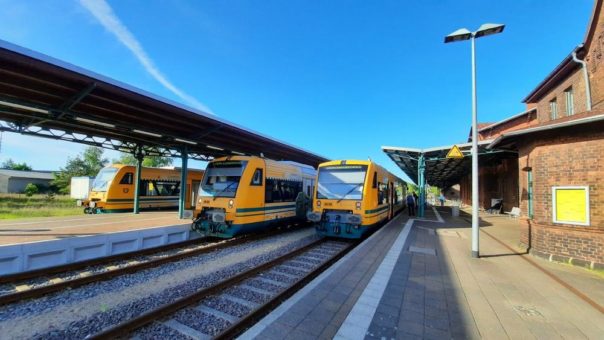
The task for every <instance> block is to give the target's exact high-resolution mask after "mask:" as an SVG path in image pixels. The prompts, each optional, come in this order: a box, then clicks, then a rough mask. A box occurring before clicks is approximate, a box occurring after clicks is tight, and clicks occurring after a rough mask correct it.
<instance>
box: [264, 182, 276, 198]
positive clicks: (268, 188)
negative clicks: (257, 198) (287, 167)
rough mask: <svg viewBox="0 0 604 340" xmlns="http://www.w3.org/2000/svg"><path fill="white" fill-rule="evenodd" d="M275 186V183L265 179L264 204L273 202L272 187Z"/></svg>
mask: <svg viewBox="0 0 604 340" xmlns="http://www.w3.org/2000/svg"><path fill="white" fill-rule="evenodd" d="M274 185H275V181H274V180H272V179H270V178H267V179H266V186H265V187H264V202H265V203H271V202H273V186H274Z"/></svg>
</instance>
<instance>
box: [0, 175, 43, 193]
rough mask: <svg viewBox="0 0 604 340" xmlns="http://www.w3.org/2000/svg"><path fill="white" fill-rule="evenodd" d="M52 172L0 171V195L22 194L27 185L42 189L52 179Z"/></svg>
mask: <svg viewBox="0 0 604 340" xmlns="http://www.w3.org/2000/svg"><path fill="white" fill-rule="evenodd" d="M52 174H53V171H21V170H7V169H0V193H3V194H6V193H22V192H23V191H25V186H26V185H27V184H28V183H33V184H35V185H37V186H38V188H40V189H43V188H47V187H49V186H50V182H51V181H52V180H53V179H54V176H53V175H52Z"/></svg>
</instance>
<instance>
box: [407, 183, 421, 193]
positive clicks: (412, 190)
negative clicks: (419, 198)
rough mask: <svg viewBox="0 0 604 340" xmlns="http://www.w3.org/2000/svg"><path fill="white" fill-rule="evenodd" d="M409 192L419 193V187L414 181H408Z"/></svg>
mask: <svg viewBox="0 0 604 340" xmlns="http://www.w3.org/2000/svg"><path fill="white" fill-rule="evenodd" d="M407 192H415V193H419V188H418V187H417V185H415V184H413V183H407Z"/></svg>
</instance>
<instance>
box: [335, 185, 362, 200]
mask: <svg viewBox="0 0 604 340" xmlns="http://www.w3.org/2000/svg"><path fill="white" fill-rule="evenodd" d="M359 185H363V183H357V185H355V186H353V187H352V189H350V190H349V191H348V192H347V193H345V194H344V196H342V198H340V199H339V200H338V201H337V202H336V203H340V201H341V200H343V199H344V197H346V196H348V194H350V193H351V192H353V191H354V189H356V188H357V187H358V186H359Z"/></svg>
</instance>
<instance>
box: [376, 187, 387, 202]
mask: <svg viewBox="0 0 604 340" xmlns="http://www.w3.org/2000/svg"><path fill="white" fill-rule="evenodd" d="M387 197H388V186H387V185H386V184H384V183H378V205H379V204H384V203H386V198H387Z"/></svg>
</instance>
